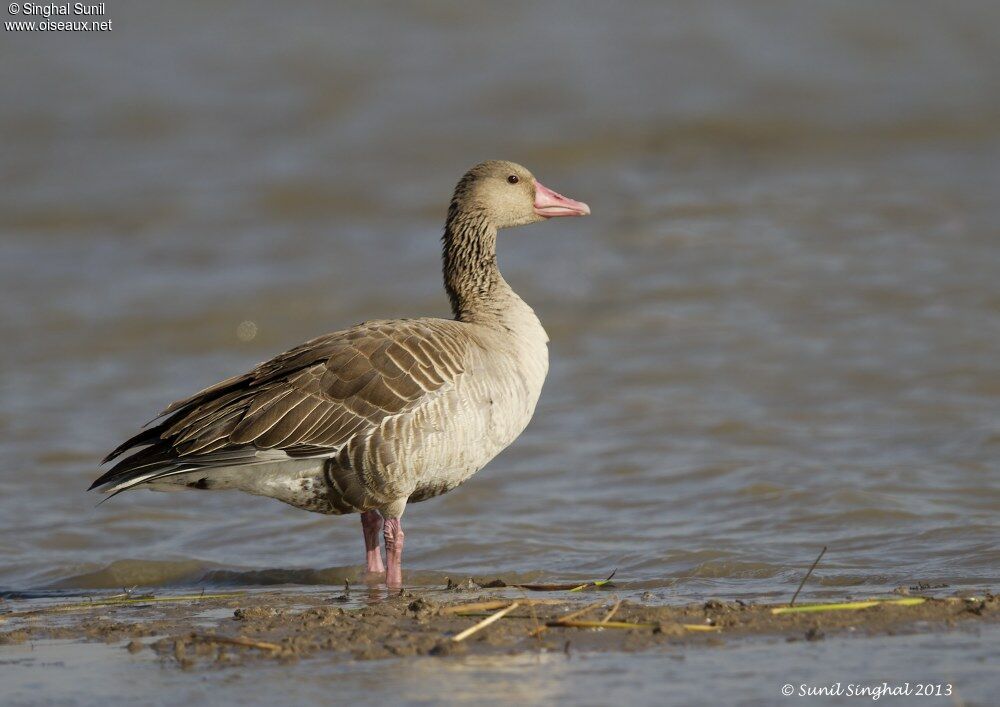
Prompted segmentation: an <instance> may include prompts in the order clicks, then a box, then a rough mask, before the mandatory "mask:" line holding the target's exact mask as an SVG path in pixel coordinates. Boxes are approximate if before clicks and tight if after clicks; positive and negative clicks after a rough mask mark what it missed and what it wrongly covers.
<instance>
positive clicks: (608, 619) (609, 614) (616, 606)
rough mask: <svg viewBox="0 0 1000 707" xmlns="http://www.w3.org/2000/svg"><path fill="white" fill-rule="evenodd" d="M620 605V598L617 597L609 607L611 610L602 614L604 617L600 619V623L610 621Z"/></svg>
mask: <svg viewBox="0 0 1000 707" xmlns="http://www.w3.org/2000/svg"><path fill="white" fill-rule="evenodd" d="M621 605H622V600H621V599H619V600H618V601H616V602H615V605H614V606H612V607H611V611H609V612H608V613H607V614H605V615H604V618H603V619H601V623H602V624H606V623H607V622H608V621H610V620H611V618H612V617H613V616H614V615H615V614H617V613H618V609H619V608H621Z"/></svg>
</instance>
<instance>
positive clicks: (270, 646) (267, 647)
mask: <svg viewBox="0 0 1000 707" xmlns="http://www.w3.org/2000/svg"><path fill="white" fill-rule="evenodd" d="M191 638H192V639H193V640H195V641H205V642H206V643H226V644H229V645H231V646H242V647H243V648H259V649H260V650H262V651H280V650H282V648H281V646H279V645H278V644H277V643H268V642H267V641H256V640H254V639H252V638H244V637H243V636H214V635H211V634H197V633H193V634H191Z"/></svg>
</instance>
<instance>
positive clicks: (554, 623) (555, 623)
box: [528, 601, 604, 636]
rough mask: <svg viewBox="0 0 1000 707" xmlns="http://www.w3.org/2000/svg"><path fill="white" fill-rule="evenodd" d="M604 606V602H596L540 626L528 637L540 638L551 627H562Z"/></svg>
mask: <svg viewBox="0 0 1000 707" xmlns="http://www.w3.org/2000/svg"><path fill="white" fill-rule="evenodd" d="M603 604H604V602H603V601H595V602H594V603H593V604H588V605H587V606H585V607H583V608H582V609H579V610H577V611H574V612H571V613H569V614H566V615H565V616H561V617H559V618H558V619H553V620H552V621H547V622H546V623H545V625H544V626H539V627H538V628H536V629H535V630H534V631H532V632H531V633H529V634H528V635H529V636H540V635H541V634H543V633H545V631H546V630H548V628H549V627H550V626H560V625H561V624H562V622H563V621H572V620H573V619H575V618H576V617H578V616H583V615H584V614H586V613H587V612H588V611H593V610H594V609H596V608H597V607H599V606H602V605H603Z"/></svg>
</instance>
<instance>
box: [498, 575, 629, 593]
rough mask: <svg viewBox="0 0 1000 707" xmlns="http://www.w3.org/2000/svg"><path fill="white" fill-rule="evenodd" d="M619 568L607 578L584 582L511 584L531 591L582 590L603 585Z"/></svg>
mask: <svg viewBox="0 0 1000 707" xmlns="http://www.w3.org/2000/svg"><path fill="white" fill-rule="evenodd" d="M617 571H618V570H617V569H614V570H612V572H611V574H609V575H608V576H607V578H606V579H598V580H593V581H590V582H584V583H583V584H513V585H511V586H513V587H517V588H518V589H527V590H528V591H531V592H582V591H583V590H584V589H588V588H590V587H603V586H604V585H605V584H608V583H609V582H610V581H611V578H612V577H614V576H615V572H617Z"/></svg>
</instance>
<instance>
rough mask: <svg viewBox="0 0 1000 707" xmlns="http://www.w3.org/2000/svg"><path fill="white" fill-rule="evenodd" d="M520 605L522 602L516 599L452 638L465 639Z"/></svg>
mask: <svg viewBox="0 0 1000 707" xmlns="http://www.w3.org/2000/svg"><path fill="white" fill-rule="evenodd" d="M519 606H520V604H519V603H518V602H516V601H515V602H513V603H512V604H511V605H510V606H508V607H507V608H506V609H500V611H498V612H497V613H495V614H493V615H492V616H488V617H487V618H485V619H483V620H482V621H480V622H479V623H478V624H476V625H475V626H470V627H469V628H467V629H465V630H464V631H462V632H461V633H460V634H458V635H457V636H455V637H454V638H452V639H451V640H453V641H456V642H457V641H464V640H465V639H466V638H468V637H469V636H471V635H472V634H474V633H476V632H477V631H480V630H481V629H484V628H486V627H487V626H489V625H490V624H491V623H493V622H494V621H499V620H500V619H502V618H503V617H504V616H506V615H507V614H509V613H510V612H512V611H513V610H514V609H516V608H517V607H519Z"/></svg>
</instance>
